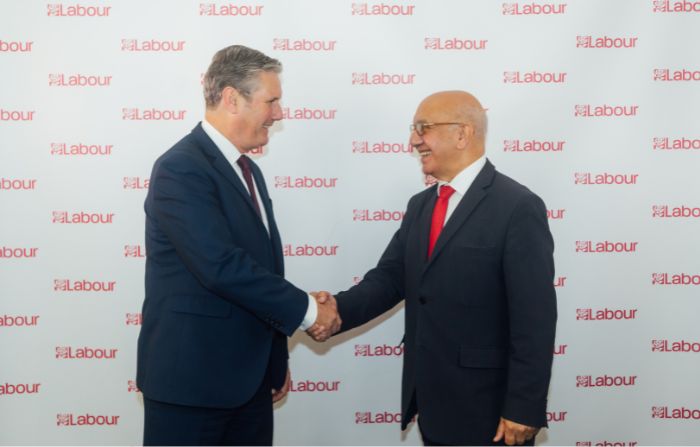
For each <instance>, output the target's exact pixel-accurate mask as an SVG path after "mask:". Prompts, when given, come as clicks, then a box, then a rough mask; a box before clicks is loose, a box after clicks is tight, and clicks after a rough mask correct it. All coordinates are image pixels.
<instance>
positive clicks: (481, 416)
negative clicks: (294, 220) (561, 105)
mask: <svg viewBox="0 0 700 447" xmlns="http://www.w3.org/2000/svg"><path fill="white" fill-rule="evenodd" d="M436 190H437V186H434V187H432V188H428V189H427V190H425V191H423V192H421V193H419V194H417V195H415V196H413V197H412V198H411V200H410V201H409V203H408V208H407V211H406V214H405V217H404V219H403V222H402V223H401V227H400V228H399V230H398V231H397V232H396V234H395V235H394V237H393V238H392V240H391V242H390V243H389V246H388V247H387V248H386V250H385V252H384V254H383V255H382V257H381V259H380V261H379V263H378V265H377V267H375V268H374V269H372V270H370V271H369V272H368V273H367V274H366V276H365V277H364V279H363V280H362V281H361V282H360V283H359V284H358V285H356V286H354V287H353V288H351V289H349V290H348V291H346V292H342V293H339V294H338V295H337V299H338V306H339V311H340V315H341V317H342V319H343V330H347V329H350V328H353V327H356V326H358V325H361V324H363V323H365V322H366V321H369V320H371V319H372V318H374V317H376V316H378V315H380V314H381V313H383V312H385V311H386V310H388V309H390V308H392V307H393V306H395V305H396V304H397V303H399V302H400V301H401V300H402V299H405V303H406V308H405V319H406V321H405V331H406V333H405V336H404V343H405V346H404V347H405V349H404V359H403V360H404V367H403V381H402V428H404V429H405V428H406V425H407V424H408V422H410V419H411V418H412V417H413V416H415V414H416V411H417V412H418V414H419V418H420V419H419V421H420V426H421V430H422V431H423V433H424V435H425V436H426V437H427V438H428V439H430V440H431V441H435V442H439V443H445V444H490V443H491V439H492V438H493V436H494V435H495V433H496V428H497V426H498V422H499V418H500V417H501V416H503V417H505V418H507V419H510V420H513V421H516V422H519V423H522V424H527V425H530V426H536V427H542V426H546V425H547V424H546V403H547V390H548V387H549V379H550V371H551V365H552V357H553V349H554V335H555V325H556V315H557V311H556V296H555V292H554V285H553V280H554V261H553V250H554V243H553V241H552V236H551V234H550V231H549V226H548V223H547V214H546V209H545V205H544V203H543V202H542V200H541V199H540V198H539V197H538V196H536V195H535V194H534V193H532V192H531V191H530V190H528V189H527V188H526V187H524V186H522V185H520V184H518V183H517V182H515V181H514V180H512V179H510V178H508V177H506V176H505V175H502V174H500V173H499V172H497V171H496V170H495V168H494V166H493V165H492V164H491V163H490V162H488V161H487V162H486V165H485V166H484V168H483V169H482V170H481V172H480V173H479V174H478V175H477V177H476V179H475V180H474V182H473V184H472V185H471V187H470V188H469V190H468V191H467V193H466V194H465V196H464V197H463V198H462V200H461V201H460V203H459V204H458V206H457V208H456V209H455V211H454V213H453V214H452V216H451V217H450V219H449V220H448V221H447V223H446V224H445V227H444V228H443V231H442V233H441V234H440V237H439V238H438V240H437V243H436V246H435V249H434V252H433V255H432V257H431V258H430V259H429V260H428V258H427V251H428V235H429V232H430V222H431V216H432V210H433V206H434V204H435V200H436V197H437V193H436Z"/></svg>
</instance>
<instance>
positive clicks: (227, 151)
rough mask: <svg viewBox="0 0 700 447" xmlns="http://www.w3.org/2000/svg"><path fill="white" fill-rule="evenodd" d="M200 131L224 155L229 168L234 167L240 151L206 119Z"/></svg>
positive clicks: (239, 156)
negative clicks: (229, 165)
mask: <svg viewBox="0 0 700 447" xmlns="http://www.w3.org/2000/svg"><path fill="white" fill-rule="evenodd" d="M202 130H203V131H204V133H206V134H207V135H208V136H209V138H211V140H212V141H213V142H214V144H215V145H216V147H218V148H219V150H220V151H221V153H222V154H224V157H226V160H228V162H229V163H230V164H231V166H234V165H235V164H236V162H237V161H238V159H239V158H241V155H242V154H241V151H239V150H238V148H237V147H236V146H234V145H233V143H231V142H230V141H229V140H228V138H226V137H225V136H224V134H222V133H221V132H219V131H218V130H217V129H216V128H215V127H214V126H212V125H211V123H210V122H209V121H207V120H206V119H203V120H202Z"/></svg>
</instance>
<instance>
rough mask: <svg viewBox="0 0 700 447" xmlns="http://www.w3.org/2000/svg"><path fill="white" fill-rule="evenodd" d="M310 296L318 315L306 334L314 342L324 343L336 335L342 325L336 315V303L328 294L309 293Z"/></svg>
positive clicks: (338, 315)
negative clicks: (316, 307) (314, 300)
mask: <svg viewBox="0 0 700 447" xmlns="http://www.w3.org/2000/svg"><path fill="white" fill-rule="evenodd" d="M310 294H311V296H313V297H314V298H315V299H316V304H318V315H317V316H316V322H314V324H313V325H312V326H311V327H310V328H308V329H307V330H306V333H307V334H309V335H310V336H311V337H312V338H313V339H314V340H316V341H319V342H322V341H326V340H328V339H329V338H331V336H332V335H334V334H335V333H337V332H338V331H339V330H340V326H341V325H342V324H343V321H342V320H341V319H340V314H339V313H338V303H337V302H336V301H335V297H333V295H331V294H330V293H329V292H325V291H323V292H311V293H310Z"/></svg>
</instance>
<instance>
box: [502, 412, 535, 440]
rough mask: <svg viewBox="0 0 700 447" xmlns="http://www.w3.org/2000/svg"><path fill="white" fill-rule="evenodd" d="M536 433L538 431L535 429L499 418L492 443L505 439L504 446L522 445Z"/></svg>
mask: <svg viewBox="0 0 700 447" xmlns="http://www.w3.org/2000/svg"><path fill="white" fill-rule="evenodd" d="M538 431H539V429H538V428H536V427H530V426H527V425H523V424H518V423H517V422H513V421H509V420H508V419H504V418H501V421H500V422H499V423H498V428H497V429H496V436H495V437H494V438H493V441H494V442H499V441H500V440H501V439H503V438H505V439H504V440H505V443H506V445H522V444H524V443H525V442H526V441H530V440H531V439H532V438H534V437H535V435H536V434H537V432H538Z"/></svg>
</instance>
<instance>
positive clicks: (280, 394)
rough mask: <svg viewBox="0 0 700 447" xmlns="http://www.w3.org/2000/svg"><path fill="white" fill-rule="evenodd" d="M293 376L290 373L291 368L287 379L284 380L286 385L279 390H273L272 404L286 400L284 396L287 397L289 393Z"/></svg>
mask: <svg viewBox="0 0 700 447" xmlns="http://www.w3.org/2000/svg"><path fill="white" fill-rule="evenodd" d="M291 378H292V376H291V374H290V372H289V368H287V377H285V379H284V384H283V385H282V388H280V389H279V390H276V389H274V388H273V389H272V402H273V403H274V402H277V401H278V400H282V399H284V396H286V395H287V393H288V392H289V382H290V381H291Z"/></svg>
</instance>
